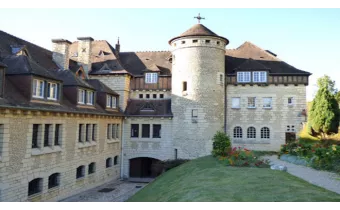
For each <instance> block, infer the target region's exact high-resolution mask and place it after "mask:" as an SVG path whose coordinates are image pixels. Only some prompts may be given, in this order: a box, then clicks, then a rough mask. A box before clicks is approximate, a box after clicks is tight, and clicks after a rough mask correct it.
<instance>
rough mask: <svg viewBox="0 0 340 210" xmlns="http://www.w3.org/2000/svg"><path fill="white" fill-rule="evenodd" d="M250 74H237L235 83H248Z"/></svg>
mask: <svg viewBox="0 0 340 210" xmlns="http://www.w3.org/2000/svg"><path fill="white" fill-rule="evenodd" d="M250 78H251V76H250V72H237V82H242V83H245V82H250Z"/></svg>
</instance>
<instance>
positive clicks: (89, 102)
mask: <svg viewBox="0 0 340 210" xmlns="http://www.w3.org/2000/svg"><path fill="white" fill-rule="evenodd" d="M86 96H87V97H86V104H87V105H93V104H94V91H90V90H87V91H86Z"/></svg>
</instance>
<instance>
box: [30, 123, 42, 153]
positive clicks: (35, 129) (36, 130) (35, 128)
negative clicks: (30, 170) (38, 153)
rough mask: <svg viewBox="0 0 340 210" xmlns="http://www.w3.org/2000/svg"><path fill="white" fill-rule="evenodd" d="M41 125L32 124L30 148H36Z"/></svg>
mask: <svg viewBox="0 0 340 210" xmlns="http://www.w3.org/2000/svg"><path fill="white" fill-rule="evenodd" d="M40 128H41V125H39V124H33V131H32V148H38V135H39V130H40Z"/></svg>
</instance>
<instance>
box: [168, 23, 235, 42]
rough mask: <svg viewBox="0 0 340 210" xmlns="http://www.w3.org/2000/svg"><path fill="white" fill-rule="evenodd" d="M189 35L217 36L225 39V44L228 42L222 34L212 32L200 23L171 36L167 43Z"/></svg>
mask: <svg viewBox="0 0 340 210" xmlns="http://www.w3.org/2000/svg"><path fill="white" fill-rule="evenodd" d="M189 36H213V37H218V38H220V39H223V40H225V41H226V44H228V43H229V40H228V39H227V38H224V37H222V36H218V35H217V34H216V33H214V32H213V31H211V30H210V29H209V28H207V27H205V26H204V25H202V24H196V25H194V26H193V27H191V28H189V29H188V30H187V31H185V32H184V33H182V34H181V35H179V36H177V37H175V38H172V39H171V40H170V41H169V44H170V43H171V42H172V41H173V40H175V39H178V38H182V37H189Z"/></svg>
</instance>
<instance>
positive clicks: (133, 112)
mask: <svg viewBox="0 0 340 210" xmlns="http://www.w3.org/2000/svg"><path fill="white" fill-rule="evenodd" d="M146 106H147V107H151V109H150V108H147V109H144V110H143V107H146ZM125 115H126V116H144V117H146V116H150V117H151V116H155V117H172V116H173V114H172V112H171V99H163V100H138V99H137V100H135V99H130V100H129V101H128V104H127V107H126V110H125Z"/></svg>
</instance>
